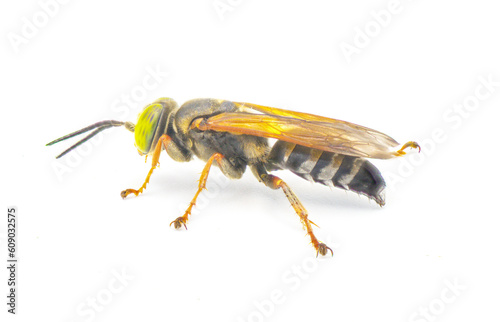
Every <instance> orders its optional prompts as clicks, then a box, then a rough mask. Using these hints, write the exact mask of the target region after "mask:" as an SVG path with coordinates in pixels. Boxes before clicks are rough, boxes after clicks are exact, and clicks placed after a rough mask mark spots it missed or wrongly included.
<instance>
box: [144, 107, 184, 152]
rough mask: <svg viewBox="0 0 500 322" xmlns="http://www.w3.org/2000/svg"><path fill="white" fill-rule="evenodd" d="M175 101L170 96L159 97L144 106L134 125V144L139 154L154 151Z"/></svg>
mask: <svg viewBox="0 0 500 322" xmlns="http://www.w3.org/2000/svg"><path fill="white" fill-rule="evenodd" d="M175 109H177V103H176V102H175V101H174V100H173V99H171V98H160V99H158V100H156V101H154V102H153V103H151V104H149V105H147V106H146V107H144V110H143V111H142V112H141V114H140V115H139V119H138V120H137V124H136V125H135V129H134V133H135V146H136V148H137V150H138V151H139V154H140V155H146V154H150V153H152V152H153V151H154V149H155V146H156V144H157V143H158V139H159V138H160V136H162V135H163V134H165V133H166V132H167V129H168V123H169V120H170V116H171V114H172V112H173V111H174V110H175Z"/></svg>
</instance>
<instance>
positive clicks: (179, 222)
mask: <svg viewBox="0 0 500 322" xmlns="http://www.w3.org/2000/svg"><path fill="white" fill-rule="evenodd" d="M172 224H174V228H175V229H179V228H181V226H182V225H184V228H186V230H187V229H188V228H187V226H186V220H184V218H182V217H178V218H177V219H176V220H174V221H172V222H171V223H170V225H169V226H170V227H172Z"/></svg>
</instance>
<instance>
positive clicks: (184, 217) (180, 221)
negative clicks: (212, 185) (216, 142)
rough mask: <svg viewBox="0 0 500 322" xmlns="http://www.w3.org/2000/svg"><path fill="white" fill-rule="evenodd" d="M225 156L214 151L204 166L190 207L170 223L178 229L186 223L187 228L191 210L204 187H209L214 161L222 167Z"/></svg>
mask: <svg viewBox="0 0 500 322" xmlns="http://www.w3.org/2000/svg"><path fill="white" fill-rule="evenodd" d="M223 158H224V156H223V155H222V154H220V153H214V154H213V155H212V156H211V157H210V159H208V161H207V164H205V167H204V168H203V171H202V172H201V177H200V180H199V181H198V191H196V194H195V195H194V197H193V199H192V200H191V202H190V203H189V207H188V208H187V209H186V212H185V213H184V215H182V216H180V217H178V218H177V219H175V220H174V221H172V222H171V223H170V226H172V224H174V228H176V229H178V228H181V226H183V225H184V228H186V229H187V226H186V223H187V221H188V217H189V215H191V210H192V209H193V207H194V205H196V199H197V198H198V196H199V195H200V193H201V192H202V191H203V189H206V187H207V179H208V174H209V173H210V168H211V167H212V163H213V162H214V160H215V161H217V163H218V164H219V167H220V168H221V169H222V168H223V167H222V160H223Z"/></svg>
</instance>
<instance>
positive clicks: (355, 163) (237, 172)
mask: <svg viewBox="0 0 500 322" xmlns="http://www.w3.org/2000/svg"><path fill="white" fill-rule="evenodd" d="M115 126H124V127H125V128H126V129H128V130H129V131H131V132H134V135H135V146H136V147H137V150H138V151H139V154H141V155H145V156H146V158H147V156H151V158H152V162H151V169H150V170H149V173H148V174H147V176H146V180H145V181H144V183H143V184H142V186H141V187H140V188H139V189H137V190H136V189H126V190H123V191H122V192H121V196H122V198H126V197H127V196H128V195H130V194H134V195H136V196H137V195H139V194H140V193H142V192H143V191H144V189H145V188H146V185H147V184H148V182H149V179H150V177H151V175H152V173H153V171H154V169H155V168H156V167H157V166H158V165H159V163H158V160H159V158H160V153H161V151H162V150H165V151H166V152H167V154H168V155H169V156H170V157H171V158H172V159H174V160H175V161H181V162H186V161H190V160H192V159H193V157H194V156H196V157H198V158H199V159H201V160H203V161H205V162H206V165H205V167H204V169H203V171H202V173H201V177H200V180H199V184H198V190H197V191H196V193H195V195H194V197H193V199H192V200H191V203H190V204H189V207H188V208H187V209H186V212H185V213H184V215H182V216H180V217H178V218H177V219H175V220H174V221H172V222H171V224H170V225H172V224H173V225H174V227H175V228H176V229H178V228H181V227H182V226H184V227H185V228H186V229H187V227H186V223H187V221H188V219H189V215H190V214H191V210H192V208H193V207H194V206H195V205H196V199H197V197H198V195H199V194H200V192H201V191H202V190H203V189H205V188H206V183H207V178H208V174H209V172H210V168H211V166H212V164H213V163H214V162H215V165H217V166H218V167H219V169H220V170H221V171H222V173H223V174H224V175H225V176H227V177H229V178H231V179H239V178H241V177H242V175H243V173H244V172H245V169H246V168H247V166H248V167H249V168H250V169H251V170H252V173H253V174H254V175H255V177H256V178H257V180H259V182H262V183H264V184H265V185H266V186H268V187H269V188H271V189H281V190H283V192H284V193H285V196H286V197H287V198H288V201H289V202H290V204H291V205H292V207H293V209H294V210H295V212H296V213H297V215H298V216H299V218H300V221H301V223H302V225H303V228H304V229H305V230H306V231H307V234H308V236H309V238H310V239H311V244H312V245H313V246H314V248H315V250H316V256H318V254H321V255H326V254H327V253H328V251H330V252H331V253H332V255H333V251H332V249H331V248H330V247H328V246H326V245H325V244H324V243H322V242H320V241H319V240H318V239H317V238H316V236H315V235H314V233H313V229H312V225H315V224H314V223H313V222H312V221H311V220H310V219H309V216H308V213H307V210H306V209H305V208H304V206H303V205H302V203H301V202H300V200H299V198H297V196H296V195H295V193H293V191H292V190H291V189H290V187H289V186H288V185H287V184H286V183H285V182H284V181H283V180H282V179H281V178H279V177H277V176H275V175H273V174H269V172H271V171H275V170H290V171H291V172H293V173H295V174H296V175H298V176H300V177H302V178H304V179H306V180H309V181H313V182H318V183H321V184H323V185H326V186H330V187H337V188H341V189H345V190H350V191H354V192H357V193H359V194H362V195H365V196H366V197H368V198H370V199H372V200H375V202H377V204H379V205H380V206H383V205H384V204H385V199H384V189H385V182H384V179H383V178H382V175H381V174H380V171H379V170H378V169H377V168H376V167H375V166H374V165H373V164H372V163H370V162H369V161H367V160H366V158H376V159H390V158H394V157H398V156H402V155H404V154H406V153H405V150H406V149H407V148H418V150H419V152H420V146H419V145H418V144H417V143H416V142H414V141H409V142H407V143H405V144H403V145H402V146H400V144H399V143H398V142H396V141H395V140H394V139H393V138H391V137H390V136H388V135H386V134H383V133H381V132H379V131H375V130H372V129H369V128H366V127H363V126H360V125H356V124H353V123H349V122H345V121H340V120H336V119H331V118H327V117H322V116H317V115H313V114H308V113H300V112H294V111H289V110H284V109H278V108H273V107H267V106H262V105H256V104H251V103H239V102H231V101H227V100H219V99H207V98H202V99H194V100H190V101H188V102H186V103H184V104H183V105H182V106H181V107H179V106H178V105H177V103H176V102H175V101H174V100H173V99H171V98H160V99H158V100H156V101H155V102H153V103H152V104H149V105H147V106H146V107H145V108H144V110H143V111H142V113H141V114H140V115H139V118H138V121H137V125H134V124H133V123H131V122H120V121H114V120H110V121H102V122H98V123H95V124H93V125H90V126H88V127H85V128H83V129H81V130H79V131H76V132H73V133H70V134H68V135H66V136H63V137H61V138H59V139H57V140H54V141H52V142H50V143H48V144H47V145H52V144H55V143H57V142H60V141H63V140H66V139H69V138H71V137H74V136H76V135H79V134H82V133H85V132H88V131H92V130H93V131H92V132H91V133H90V134H89V135H88V136H86V137H85V138H84V139H82V140H80V141H79V142H77V143H76V144H74V145H72V146H71V147H70V148H68V149H67V150H65V151H64V152H62V153H61V154H60V155H58V156H57V158H60V157H62V156H63V155H65V154H66V153H68V152H69V151H71V150H73V149H74V148H76V147H77V146H79V145H80V144H82V143H84V142H85V141H87V140H89V139H90V138H92V137H93V136H94V135H96V134H97V133H99V132H101V131H103V130H105V129H108V128H111V127H115ZM269 138H271V139H276V140H275V142H274V143H273V144H271V143H270V141H269ZM398 147H399V149H398Z"/></svg>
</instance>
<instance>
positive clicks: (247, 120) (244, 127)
mask: <svg viewBox="0 0 500 322" xmlns="http://www.w3.org/2000/svg"><path fill="white" fill-rule="evenodd" d="M238 104H243V103H238ZM252 105H253V104H252ZM245 107H248V106H245ZM252 109H253V108H252ZM268 109H274V108H268ZM256 110H258V111H261V112H264V113H271V112H270V111H266V110H262V109H256ZM276 111H277V112H279V113H276ZM274 112H275V113H273V114H255V113H246V112H238V113H222V114H218V115H215V116H212V117H210V118H208V119H205V120H203V121H200V122H198V123H197V124H195V126H197V127H198V128H199V129H201V130H214V131H222V132H230V133H233V134H249V135H255V136H261V137H267V138H275V139H278V140H283V141H287V142H292V143H295V144H299V145H303V146H307V147H310V148H315V149H319V150H323V151H328V152H335V153H341V154H344V155H350V156H355V157H367V158H377V159H389V158H393V157H395V156H396V154H395V151H394V147H396V146H398V145H399V144H398V142H396V141H395V140H394V139H392V138H391V137H389V136H387V135H385V134H383V133H381V132H378V131H375V130H372V129H369V128H366V127H363V126H360V125H356V124H353V123H349V122H345V121H340V120H335V119H330V118H325V117H321V116H317V115H313V114H307V113H299V112H292V111H287V110H280V109H274ZM280 114H281V115H280Z"/></svg>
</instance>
